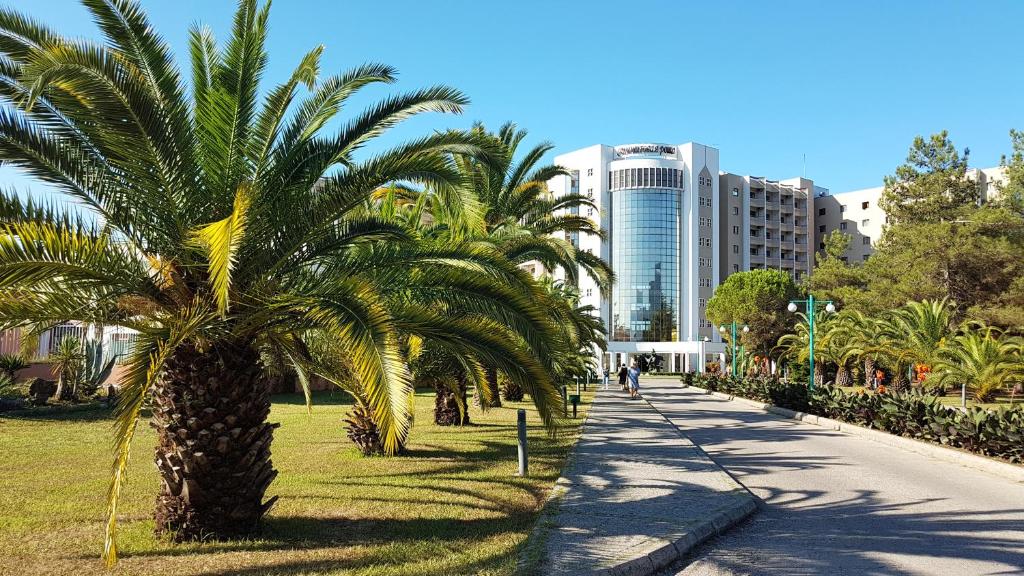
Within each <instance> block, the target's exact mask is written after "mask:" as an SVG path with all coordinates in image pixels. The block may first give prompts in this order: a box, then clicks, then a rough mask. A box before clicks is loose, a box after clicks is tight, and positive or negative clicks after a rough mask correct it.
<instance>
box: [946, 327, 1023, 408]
mask: <svg viewBox="0 0 1024 576" xmlns="http://www.w3.org/2000/svg"><path fill="white" fill-rule="evenodd" d="M932 374H933V375H932V376H931V377H929V378H928V380H927V382H928V384H929V385H947V384H949V385H954V386H955V385H959V384H966V385H967V389H968V390H970V391H971V393H972V394H974V398H975V399H976V400H977V401H979V402H987V401H990V400H992V398H993V396H994V395H995V393H996V392H997V391H999V390H1000V389H1002V388H1004V387H1006V386H1007V385H1008V384H1012V383H1014V382H1018V381H1020V379H1021V377H1022V376H1024V364H1022V363H1021V356H1020V348H1019V346H1018V345H1017V344H1016V343H1015V342H1013V341H1012V339H1011V338H1000V332H999V330H997V329H996V328H991V327H985V326H982V327H978V328H977V329H971V330H968V331H967V332H965V333H963V334H960V335H959V336H956V337H955V338H953V340H952V342H950V345H949V346H947V347H944V348H942V349H941V350H940V351H939V352H938V354H937V358H936V362H935V368H934V370H933V373H932Z"/></svg>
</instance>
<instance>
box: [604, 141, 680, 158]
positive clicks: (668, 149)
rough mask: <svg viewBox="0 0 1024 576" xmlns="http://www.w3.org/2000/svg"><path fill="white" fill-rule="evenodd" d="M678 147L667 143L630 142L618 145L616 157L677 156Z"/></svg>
mask: <svg viewBox="0 0 1024 576" xmlns="http://www.w3.org/2000/svg"><path fill="white" fill-rule="evenodd" d="M675 155H676V147H675V146H666V145H665V144H629V145H627V146H616V147H615V157H616V158H625V157H627V156H675Z"/></svg>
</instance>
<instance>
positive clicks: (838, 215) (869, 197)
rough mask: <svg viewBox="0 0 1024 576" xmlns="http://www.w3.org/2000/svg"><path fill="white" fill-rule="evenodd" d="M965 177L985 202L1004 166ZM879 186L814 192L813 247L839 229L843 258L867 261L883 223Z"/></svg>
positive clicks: (996, 190) (1003, 175)
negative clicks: (846, 241)
mask: <svg viewBox="0 0 1024 576" xmlns="http://www.w3.org/2000/svg"><path fill="white" fill-rule="evenodd" d="M967 178H969V179H970V180H973V181H975V182H977V184H978V201H979V202H987V201H989V200H992V199H994V198H996V197H997V196H998V195H999V187H1000V186H1001V185H1003V184H1005V182H1006V168H1005V167H1002V166H996V167H994V168H972V169H970V170H968V171H967ZM883 190H884V188H883V187H881V186H878V187H875V188H865V189H863V190H852V191H850V192H839V193H836V194H829V193H828V192H827V191H823V192H821V193H818V194H815V197H814V213H815V219H816V222H815V228H814V242H815V245H816V246H817V250H818V251H821V250H823V249H824V248H825V236H826V235H828V234H831V233H832V232H833V231H834V230H839V231H840V232H842V233H844V234H848V235H849V236H850V246H849V248H847V250H846V254H845V255H844V256H843V258H844V259H845V260H846V261H847V262H851V263H856V262H863V261H864V260H867V259H868V257H869V256H871V254H872V253H873V252H874V245H875V243H876V242H877V241H878V239H879V238H881V236H882V230H883V228H884V226H885V224H886V216H885V212H884V211H883V210H882V209H881V208H880V207H879V206H878V201H879V199H880V198H881V196H882V191H883Z"/></svg>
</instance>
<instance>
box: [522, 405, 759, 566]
mask: <svg viewBox="0 0 1024 576" xmlns="http://www.w3.org/2000/svg"><path fill="white" fill-rule="evenodd" d="M753 510H754V498H753V497H752V496H751V495H750V493H749V492H748V491H746V490H744V489H743V488H742V487H741V486H739V485H738V484H737V483H736V482H735V481H734V480H733V479H732V478H730V477H729V476H728V475H727V474H725V473H724V472H723V471H722V470H721V469H720V468H719V467H718V466H717V465H715V464H714V463H713V462H712V461H711V460H710V459H709V458H708V457H707V456H706V455H705V454H703V453H702V452H701V451H700V450H699V449H698V448H696V447H695V446H694V445H693V444H692V443H691V442H690V441H689V440H687V439H686V438H685V437H684V436H683V435H681V434H680V433H679V431H678V430H677V429H676V428H675V427H674V426H673V425H672V424H670V423H669V422H668V420H666V419H665V417H663V416H662V415H660V414H658V412H657V411H655V410H654V409H652V408H651V407H650V405H649V404H648V403H647V402H645V401H643V400H630V399H629V396H628V395H627V394H626V393H625V392H621V391H619V389H618V388H617V387H615V386H613V387H612V388H610V389H609V390H606V391H600V392H599V393H598V394H597V397H596V398H595V400H594V405H593V407H592V408H591V412H590V416H589V418H588V420H587V423H586V426H585V427H584V430H583V433H582V436H581V437H580V440H579V442H578V443H577V446H576V450H575V452H574V455H573V456H572V457H571V458H570V460H569V462H568V463H567V464H566V470H565V471H564V472H563V478H562V479H561V480H559V486H558V487H556V495H555V496H554V500H553V501H552V505H551V506H550V507H549V510H548V511H547V512H546V514H545V517H542V518H541V521H540V522H538V528H537V531H538V532H537V533H535V534H534V542H536V543H537V544H535V545H536V546H538V547H540V548H541V553H540V557H541V558H543V560H541V565H540V566H538V567H536V568H535V569H534V571H532V572H531V573H538V574H545V575H563V574H602V573H608V574H650V573H652V572H654V571H655V569H656V568H661V567H664V566H667V565H669V564H670V563H671V562H673V561H675V560H676V559H677V558H678V557H679V556H680V551H681V552H683V553H685V552H687V551H688V550H690V549H691V548H692V547H693V546H695V545H696V544H697V543H698V542H700V541H703V540H705V539H707V538H708V537H710V536H711V535H713V534H714V533H715V532H717V531H719V530H725V529H726V528H727V527H729V526H732V525H733V524H735V523H736V522H737V521H739V520H741V519H742V518H743V517H745V516H746V515H747V514H749V513H750V512H752V511H753Z"/></svg>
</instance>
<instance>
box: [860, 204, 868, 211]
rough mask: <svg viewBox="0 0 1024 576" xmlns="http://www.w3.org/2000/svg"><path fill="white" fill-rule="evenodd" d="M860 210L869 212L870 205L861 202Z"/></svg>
mask: <svg viewBox="0 0 1024 576" xmlns="http://www.w3.org/2000/svg"><path fill="white" fill-rule="evenodd" d="M860 209H861V210H867V209H868V203H867V202H861V203H860Z"/></svg>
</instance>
